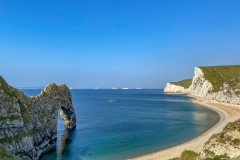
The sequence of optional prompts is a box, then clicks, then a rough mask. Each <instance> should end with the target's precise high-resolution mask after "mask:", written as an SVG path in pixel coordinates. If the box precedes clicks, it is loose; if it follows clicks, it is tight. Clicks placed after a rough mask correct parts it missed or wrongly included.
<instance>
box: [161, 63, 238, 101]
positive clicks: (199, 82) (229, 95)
mask: <svg viewBox="0 0 240 160" xmlns="http://www.w3.org/2000/svg"><path fill="white" fill-rule="evenodd" d="M239 80H240V77H239ZM238 85H239V86H240V83H239V84H238ZM236 91H238V90H237V89H232V88H231V87H229V85H228V83H227V82H226V83H224V84H223V86H222V87H221V90H220V91H218V92H213V85H212V84H211V82H209V81H208V80H207V79H206V77H205V75H204V72H203V71H202V69H201V68H200V67H196V68H195V69H194V77H193V80H192V85H191V86H190V87H189V88H188V89H184V87H181V86H177V85H174V84H171V83H167V85H166V87H165V89H164V92H167V93H184V94H189V95H192V96H195V97H200V98H203V99H205V100H207V101H212V102H220V103H228V104H234V105H240V95H239V94H236Z"/></svg>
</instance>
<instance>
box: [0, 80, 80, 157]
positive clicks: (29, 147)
mask: <svg viewBox="0 0 240 160" xmlns="http://www.w3.org/2000/svg"><path fill="white" fill-rule="evenodd" d="M59 109H60V116H61V117H62V119H63V120H64V123H65V126H66V128H67V129H69V130H71V129H74V128H75V126H76V115H75V111H74V108H73V105H72V96H71V93H70V91H69V89H68V87H67V86H66V85H65V84H60V85H56V84H54V83H52V84H49V85H48V86H47V87H45V88H44V90H43V91H41V93H40V94H39V95H37V96H31V97H27V96H26V95H24V93H23V92H21V91H19V90H18V89H16V88H14V87H11V86H10V85H8V84H7V83H6V81H5V80H4V79H3V78H2V77H1V76H0V146H1V147H3V148H5V149H6V150H7V151H9V152H11V153H13V154H15V155H17V156H19V157H20V158H21V159H26V160H30V159H34V160H35V159H38V158H39V157H40V156H41V155H42V153H44V152H45V151H47V150H49V149H50V148H51V147H53V146H55V142H56V137H57V120H58V110H59Z"/></svg>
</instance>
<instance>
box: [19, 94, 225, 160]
mask: <svg viewBox="0 0 240 160" xmlns="http://www.w3.org/2000/svg"><path fill="white" fill-rule="evenodd" d="M22 91H23V92H24V93H25V94H26V95H27V96H36V95H38V94H39V93H40V91H41V90H39V89H22ZM71 93H72V101H73V106H74V109H75V113H76V116H77V124H76V129H74V130H72V131H68V130H67V129H65V127H64V121H63V120H62V119H61V117H60V115H58V128H57V144H56V148H54V149H52V150H50V151H49V152H48V153H46V154H44V155H43V157H42V158H41V160H124V159H128V158H133V157H137V156H142V155H145V154H149V153H152V152H156V151H159V150H163V149H166V148H169V147H173V146H175V145H178V144H181V143H184V142H187V141H189V140H191V139H193V138H196V137H197V136H199V135H201V134H202V133H204V132H205V131H207V130H208V129H210V128H211V127H212V126H214V125H215V124H216V123H217V122H218V121H219V120H220V117H219V115H218V114H217V113H215V112H213V111H212V110H209V109H207V108H204V107H201V106H199V105H196V104H193V103H192V100H193V99H192V98H190V97H188V96H186V95H183V94H166V93H164V92H163V90H162V89H128V90H122V89H114V90H113V89H71ZM110 100H115V101H113V102H110Z"/></svg>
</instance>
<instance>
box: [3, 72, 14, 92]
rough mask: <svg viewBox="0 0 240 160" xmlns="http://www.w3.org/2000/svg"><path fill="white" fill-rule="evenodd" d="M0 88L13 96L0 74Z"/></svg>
mask: <svg viewBox="0 0 240 160" xmlns="http://www.w3.org/2000/svg"><path fill="white" fill-rule="evenodd" d="M0 89H3V91H4V92H5V93H6V94H7V95H9V96H10V97H12V96H14V94H13V93H12V91H11V90H10V89H9V88H8V84H7V82H6V81H5V80H4V79H3V77H2V76H0Z"/></svg>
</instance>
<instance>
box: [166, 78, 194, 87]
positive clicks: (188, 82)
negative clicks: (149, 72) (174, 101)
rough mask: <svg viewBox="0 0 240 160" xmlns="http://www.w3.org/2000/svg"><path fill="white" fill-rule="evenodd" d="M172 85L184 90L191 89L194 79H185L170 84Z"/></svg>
mask: <svg viewBox="0 0 240 160" xmlns="http://www.w3.org/2000/svg"><path fill="white" fill-rule="evenodd" d="M170 83H171V84H174V85H177V86H181V87H184V88H186V89H187V88H189V87H190V86H191V84H192V79H184V80H181V81H178V82H170Z"/></svg>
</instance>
